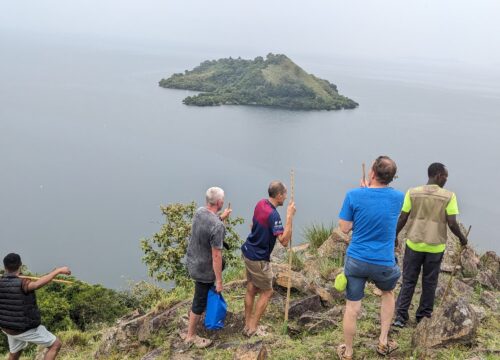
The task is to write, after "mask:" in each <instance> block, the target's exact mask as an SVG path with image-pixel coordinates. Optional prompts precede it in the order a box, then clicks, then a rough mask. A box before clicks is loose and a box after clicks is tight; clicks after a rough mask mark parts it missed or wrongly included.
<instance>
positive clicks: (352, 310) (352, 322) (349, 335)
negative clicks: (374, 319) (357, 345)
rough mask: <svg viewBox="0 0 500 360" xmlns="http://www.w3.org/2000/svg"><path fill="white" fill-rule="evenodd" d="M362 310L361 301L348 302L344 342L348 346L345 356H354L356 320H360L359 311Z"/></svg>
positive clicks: (344, 322)
mask: <svg viewBox="0 0 500 360" xmlns="http://www.w3.org/2000/svg"><path fill="white" fill-rule="evenodd" d="M360 310H361V300H360V301H350V300H346V305H345V312H344V321H343V326H344V341H345V345H346V350H345V355H346V356H352V351H353V350H352V343H353V341H354V335H355V334H356V320H357V319H358V314H359V311H360Z"/></svg>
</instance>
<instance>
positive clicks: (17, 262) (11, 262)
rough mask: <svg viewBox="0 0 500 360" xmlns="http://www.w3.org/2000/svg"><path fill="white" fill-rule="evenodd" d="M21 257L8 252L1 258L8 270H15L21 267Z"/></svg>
mask: <svg viewBox="0 0 500 360" xmlns="http://www.w3.org/2000/svg"><path fill="white" fill-rule="evenodd" d="M21 265H22V262H21V257H20V256H19V255H18V254H15V253H10V254H8V255H7V256H6V257H4V258H3V266H4V267H5V270H7V271H8V272H15V271H17V270H19V268H20V267H21Z"/></svg>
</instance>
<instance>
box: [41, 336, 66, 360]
mask: <svg viewBox="0 0 500 360" xmlns="http://www.w3.org/2000/svg"><path fill="white" fill-rule="evenodd" d="M61 346H62V343H61V340H59V339H56V341H55V342H54V343H53V344H52V346H51V347H49V350H48V351H47V352H46V353H45V357H44V358H43V359H44V360H54V359H55V358H56V356H57V354H58V353H59V350H61Z"/></svg>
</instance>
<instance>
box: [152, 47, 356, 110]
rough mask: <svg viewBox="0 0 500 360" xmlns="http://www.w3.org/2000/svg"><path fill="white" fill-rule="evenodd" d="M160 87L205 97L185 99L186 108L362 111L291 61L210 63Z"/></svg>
mask: <svg viewBox="0 0 500 360" xmlns="http://www.w3.org/2000/svg"><path fill="white" fill-rule="evenodd" d="M159 85H160V86H161V87H164V88H171V89H185V90H194V91H201V92H202V93H200V94H198V95H194V96H188V97H187V98H185V99H184V101H183V102H184V104H186V105H197V106H213V105H258V106H273V107H281V108H289V109H301V110H339V109H353V108H355V107H357V106H358V103H356V102H355V101H353V100H351V99H349V98H347V97H345V96H343V95H340V94H339V92H338V90H337V86H336V85H334V84H332V83H330V82H329V81H327V80H323V79H320V78H317V77H316V76H314V75H312V74H308V73H307V72H305V71H304V70H303V69H302V68H300V67H299V66H297V65H296V64H295V63H294V62H293V61H292V60H290V59H289V58H288V57H287V56H285V55H274V54H268V55H267V57H266V59H264V58H262V57H260V56H259V57H256V58H255V59H254V60H244V59H241V58H238V59H232V58H228V59H220V60H212V61H209V60H207V61H204V62H202V63H201V64H200V65H199V66H197V67H195V68H194V69H193V70H190V71H188V70H186V71H185V73H184V74H182V73H178V74H173V75H172V76H171V77H169V78H168V79H162V80H161V81H160V83H159Z"/></svg>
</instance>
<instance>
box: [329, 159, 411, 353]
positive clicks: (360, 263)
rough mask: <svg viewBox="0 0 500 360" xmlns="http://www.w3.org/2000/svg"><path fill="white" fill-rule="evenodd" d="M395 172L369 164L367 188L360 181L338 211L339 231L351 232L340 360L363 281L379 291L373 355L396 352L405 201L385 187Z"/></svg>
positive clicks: (388, 165)
mask: <svg viewBox="0 0 500 360" xmlns="http://www.w3.org/2000/svg"><path fill="white" fill-rule="evenodd" d="M396 170H397V167H396V163H395V162H394V161H393V160H392V159H390V158H389V157H387V156H379V157H378V158H377V159H376V160H375V161H374V162H373V165H372V168H371V170H370V173H369V180H368V183H365V182H364V180H362V184H361V187H360V188H357V189H353V190H350V191H348V192H347V194H346V196H345V199H344V204H343V206H342V210H341V211H340V215H339V218H340V220H339V225H340V229H341V230H342V231H343V232H344V233H346V234H347V233H349V231H351V230H352V231H353V233H352V240H351V242H350V244H349V247H348V248H347V256H346V261H345V265H344V273H345V275H346V277H347V289H346V298H347V300H346V309H345V312H344V322H343V326H344V339H345V344H342V345H340V346H339V347H338V349H337V352H338V355H339V357H340V358H341V359H352V353H353V349H352V343H353V339H354V335H355V333H356V319H357V317H358V314H359V312H360V310H361V299H362V298H363V297H364V288H365V283H366V281H367V280H371V281H373V282H374V283H375V285H376V286H377V288H379V289H380V290H382V296H381V308H380V318H381V329H380V337H379V345H378V347H377V352H378V353H379V354H381V355H388V354H389V353H390V352H392V351H393V350H395V349H396V348H397V344H396V343H395V342H394V341H392V340H389V339H388V333H389V328H390V325H391V320H392V316H393V314H394V294H393V290H394V288H395V287H396V283H397V281H398V279H399V276H400V270H399V267H398V265H397V264H396V262H395V256H394V245H395V241H394V239H395V237H396V225H397V222H398V217H399V213H400V211H401V207H402V205H403V198H404V195H403V193H402V192H400V191H398V190H394V189H393V188H391V187H389V186H388V185H389V184H390V182H391V181H392V180H393V179H394V176H395V175H396Z"/></svg>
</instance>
